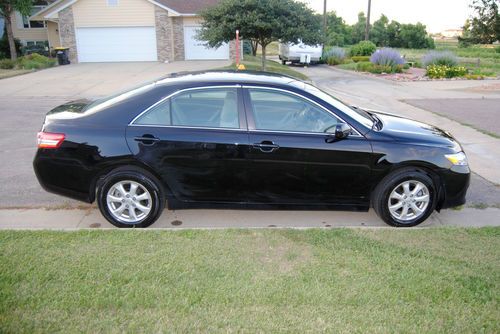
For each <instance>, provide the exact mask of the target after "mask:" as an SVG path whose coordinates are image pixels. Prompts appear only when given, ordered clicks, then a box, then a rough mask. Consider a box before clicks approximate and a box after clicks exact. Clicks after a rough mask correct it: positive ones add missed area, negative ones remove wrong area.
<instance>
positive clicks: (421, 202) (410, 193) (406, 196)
mask: <svg viewBox="0 0 500 334" xmlns="http://www.w3.org/2000/svg"><path fill="white" fill-rule="evenodd" d="M429 201H430V194H429V189H428V188H427V186H426V185H425V184H423V183H422V182H420V181H416V180H408V181H404V182H402V183H400V184H399V185H397V186H396V187H395V188H394V189H393V190H392V192H391V194H390V195H389V200H388V203H387V204H388V207H389V212H390V214H391V216H392V217H393V218H395V219H397V220H400V221H405V222H406V221H411V220H414V219H417V218H419V217H420V216H422V215H423V214H424V213H425V211H426V209H427V207H428V206H429Z"/></svg>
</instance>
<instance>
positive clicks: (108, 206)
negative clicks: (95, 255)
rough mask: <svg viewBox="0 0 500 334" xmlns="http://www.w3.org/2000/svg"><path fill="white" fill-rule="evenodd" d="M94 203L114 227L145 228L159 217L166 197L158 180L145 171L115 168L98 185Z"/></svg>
mask: <svg viewBox="0 0 500 334" xmlns="http://www.w3.org/2000/svg"><path fill="white" fill-rule="evenodd" d="M120 186H121V187H120ZM97 204H98V206H99V210H100V211H101V213H102V215H103V216H104V218H106V220H108V221H109V222H110V223H111V224H113V225H114V226H117V227H121V228H132V227H148V226H150V225H151V224H153V223H154V222H155V221H156V220H157V219H158V218H159V217H160V216H161V214H162V212H163V209H164V207H165V195H164V191H163V188H162V186H161V183H160V181H159V180H158V179H157V178H155V177H154V176H153V175H151V174H150V173H148V172H147V171H145V170H142V169H139V168H130V169H129V168H126V169H122V168H118V169H115V170H113V171H112V172H110V173H109V174H107V175H106V176H105V177H104V179H103V181H102V182H101V184H100V186H99V188H98V190H97ZM124 206H125V207H124ZM132 210H133V211H132Z"/></svg>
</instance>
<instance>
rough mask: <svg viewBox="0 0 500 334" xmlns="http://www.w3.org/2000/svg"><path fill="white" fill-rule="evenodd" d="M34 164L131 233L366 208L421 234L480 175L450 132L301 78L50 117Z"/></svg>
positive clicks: (207, 80)
mask: <svg viewBox="0 0 500 334" xmlns="http://www.w3.org/2000/svg"><path fill="white" fill-rule="evenodd" d="M33 164H34V168H35V172H36V175H37V177H38V180H39V181H40V183H41V185H42V186H43V187H44V188H45V189H46V190H48V191H50V192H54V193H57V194H61V195H64V196H68V197H71V198H75V199H78V200H82V201H85V202H89V203H92V202H93V201H95V200H97V203H98V204H99V208H100V210H101V212H102V214H103V215H104V217H105V218H106V219H107V220H109V221H110V222H111V223H112V224H114V225H116V226H118V227H146V226H149V225H151V224H152V223H153V222H155V221H156V219H158V217H159V216H160V215H161V213H162V211H163V208H164V206H165V202H166V203H168V207H169V208H171V209H179V208H199V207H205V208H206V207H212V208H222V207H226V208H227V207H239V208H241V207H245V208H267V209H269V208H295V209H340V210H358V211H367V210H368V209H369V208H370V206H371V207H373V209H374V210H375V212H376V213H377V214H378V215H379V216H380V218H382V219H383V220H384V221H385V222H386V223H388V224H389V225H393V226H414V225H417V224H419V223H421V222H423V221H424V220H425V219H426V218H427V217H428V216H429V215H430V214H431V213H432V212H433V211H434V210H440V209H443V208H448V207H453V206H458V205H461V204H464V203H465V194H466V191H467V188H468V185H469V178H470V170H469V167H468V164H467V158H466V156H465V154H464V152H463V150H462V147H461V146H460V144H459V143H458V142H457V141H456V140H455V139H454V138H453V137H452V136H451V135H450V134H449V133H447V132H445V131H443V130H440V129H439V128H437V127H434V126H431V125H427V124H423V123H419V122H416V121H413V120H409V119H406V118H403V117H399V116H396V115H392V114H387V113H382V112H378V111H377V112H375V111H372V110H364V109H361V108H357V107H350V106H347V105H346V104H344V103H342V102H341V101H339V100H337V99H335V98H334V97H332V96H330V95H328V94H327V93H325V92H323V91H321V90H319V89H318V88H316V87H314V86H312V85H310V84H307V83H304V82H301V81H297V80H295V79H293V78H289V77H284V76H277V75H269V74H264V73H259V72H245V73H237V72H205V73H195V74H188V75H173V76H171V77H168V78H164V79H161V80H158V81H156V82H154V83H150V84H147V85H144V86H141V87H139V88H136V89H133V90H130V91H127V92H125V93H121V94H117V95H114V96H111V97H109V98H105V99H102V100H97V101H94V102H91V101H74V102H71V103H68V104H65V105H62V106H59V107H57V108H55V109H53V110H52V111H50V112H49V113H48V114H47V116H46V119H45V123H44V124H43V128H42V131H41V132H40V133H39V134H38V151H37V153H36V156H35V159H34V163H33Z"/></svg>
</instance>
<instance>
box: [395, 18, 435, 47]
mask: <svg viewBox="0 0 500 334" xmlns="http://www.w3.org/2000/svg"><path fill="white" fill-rule="evenodd" d="M399 36H400V40H401V47H403V48H409V49H426V48H431V45H430V41H429V37H428V35H427V30H426V28H425V25H423V24H422V23H420V22H418V23H417V24H402V25H401V30H400V35H399Z"/></svg>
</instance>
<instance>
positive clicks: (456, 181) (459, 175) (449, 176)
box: [438, 166, 470, 209]
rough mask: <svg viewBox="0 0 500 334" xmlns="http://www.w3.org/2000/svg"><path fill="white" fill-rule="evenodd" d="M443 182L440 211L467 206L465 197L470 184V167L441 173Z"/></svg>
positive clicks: (457, 167)
mask: <svg viewBox="0 0 500 334" xmlns="http://www.w3.org/2000/svg"><path fill="white" fill-rule="evenodd" d="M441 180H442V182H443V188H442V194H441V203H440V204H441V205H439V206H438V208H440V209H447V208H453V207H456V206H460V205H463V204H465V202H466V200H465V197H466V195H467V190H468V189H469V184H470V169H469V167H468V166H454V167H452V168H451V169H449V170H446V171H445V172H442V173H441Z"/></svg>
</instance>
